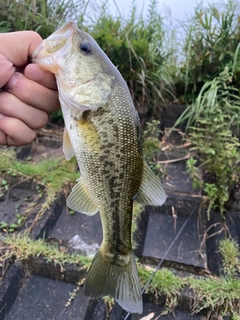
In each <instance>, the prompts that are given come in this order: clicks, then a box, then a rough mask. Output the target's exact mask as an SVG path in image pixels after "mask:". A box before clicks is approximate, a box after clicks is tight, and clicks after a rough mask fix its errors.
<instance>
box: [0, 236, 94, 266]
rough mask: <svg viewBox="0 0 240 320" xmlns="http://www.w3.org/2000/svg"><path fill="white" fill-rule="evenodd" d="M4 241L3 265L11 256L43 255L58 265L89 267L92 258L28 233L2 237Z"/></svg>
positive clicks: (22, 258) (28, 257)
mask: <svg viewBox="0 0 240 320" xmlns="http://www.w3.org/2000/svg"><path fill="white" fill-rule="evenodd" d="M1 241H2V242H3V243H4V254H3V255H2V256H1V257H0V261H1V264H2V265H3V264H4V262H5V261H6V259H9V258H11V257H14V258H16V259H17V260H27V259H30V258H33V259H36V258H38V257H42V258H44V259H45V260H46V262H53V263H54V264H56V265H61V266H64V264H69V263H70V264H74V265H76V266H78V267H84V268H87V267H89V266H90V263H91V259H90V258H88V257H87V256H83V255H78V254H69V253H67V252H66V249H63V250H60V249H59V248H58V247H55V246H53V245H49V244H47V243H46V242H45V241H44V239H38V240H32V239H30V238H29V237H28V236H27V234H13V235H12V236H7V237H1Z"/></svg>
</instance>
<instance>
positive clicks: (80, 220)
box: [49, 207, 102, 245]
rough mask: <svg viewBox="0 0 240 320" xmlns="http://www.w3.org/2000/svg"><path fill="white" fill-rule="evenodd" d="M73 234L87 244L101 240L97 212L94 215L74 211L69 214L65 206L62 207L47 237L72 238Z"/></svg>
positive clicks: (99, 242) (99, 221) (66, 239)
mask: <svg viewBox="0 0 240 320" xmlns="http://www.w3.org/2000/svg"><path fill="white" fill-rule="evenodd" d="M75 235H79V237H80V238H81V239H82V240H83V241H84V242H86V243H87V244H93V243H98V244H99V245H100V244H101V242H102V228H101V220H100V216H99V213H97V214H95V215H94V216H91V217H90V216H87V215H85V214H82V213H78V212H76V213H75V214H74V215H71V214H70V213H69V212H68V211H67V210H66V207H63V209H62V213H61V215H60V217H59V219H58V220H57V222H56V224H55V226H54V227H53V229H52V231H51V233H50V234H49V237H52V238H56V239H59V240H63V241H68V240H70V239H72V238H73V237H74V236H75Z"/></svg>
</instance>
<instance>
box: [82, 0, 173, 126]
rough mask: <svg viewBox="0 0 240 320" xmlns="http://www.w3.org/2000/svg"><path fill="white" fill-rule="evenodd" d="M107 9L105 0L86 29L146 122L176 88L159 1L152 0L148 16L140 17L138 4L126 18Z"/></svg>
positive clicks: (171, 97) (159, 109)
mask: <svg viewBox="0 0 240 320" xmlns="http://www.w3.org/2000/svg"><path fill="white" fill-rule="evenodd" d="M107 8H108V6H107V2H103V4H102V7H101V8H100V10H99V13H98V14H95V15H94V20H91V23H88V24H87V27H85V30H86V31H87V32H89V33H90V34H91V35H92V36H93V38H94V39H95V40H96V41H97V42H98V44H99V45H100V47H101V48H102V49H103V50H104V51H105V53H106V54H107V55H108V57H109V58H110V59H111V61H112V62H113V63H114V65H116V66H117V68H118V69H119V71H120V72H121V74H122V75H123V78H124V79H125V81H126V82H127V84H128V87H129V89H130V92H131V95H132V98H133V102H134V104H135V106H136V108H137V110H138V112H139V113H140V116H141V119H142V120H143V122H145V121H146V119H149V118H151V117H152V116H158V117H159V113H160V112H161V111H162V106H163V105H165V103H166V100H168V99H173V96H174V94H173V91H174V89H173V85H172V79H171V77H170V76H169V73H168V69H167V68H166V64H167V61H168V59H169V57H170V56H171V54H172V53H171V50H170V49H169V50H168V51H167V52H165V51H166V49H165V50H164V49H163V46H164V45H163V43H167V42H168V41H167V40H166V39H165V37H166V33H165V26H164V24H163V19H162V17H161V15H160V14H159V13H158V10H157V1H156V0H151V2H150V6H149V10H148V14H147V17H146V18H143V16H142V15H139V16H137V14H136V12H137V6H136V4H135V3H133V5H132V8H131V11H130V13H129V16H128V17H127V18H126V19H123V18H122V17H121V16H119V17H116V18H115V17H114V18H113V17H112V16H111V15H110V14H109V12H108V10H107ZM80 27H82V26H80Z"/></svg>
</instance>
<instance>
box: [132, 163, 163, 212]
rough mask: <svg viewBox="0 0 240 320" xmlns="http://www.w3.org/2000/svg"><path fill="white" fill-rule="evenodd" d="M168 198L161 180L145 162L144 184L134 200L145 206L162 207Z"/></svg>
mask: <svg viewBox="0 0 240 320" xmlns="http://www.w3.org/2000/svg"><path fill="white" fill-rule="evenodd" d="M166 198H167V196H166V193H165V191H164V190H163V187H162V184H161V182H160V180H159V178H158V177H157V176H156V175H155V174H154V173H153V172H152V170H151V169H150V168H149V166H148V164H147V163H146V162H145V161H144V164H143V177H142V183H141V186H140V188H139V190H138V193H137V196H136V198H134V200H135V201H137V202H139V203H141V204H143V205H151V206H161V205H162V204H163V203H164V202H165V200H166Z"/></svg>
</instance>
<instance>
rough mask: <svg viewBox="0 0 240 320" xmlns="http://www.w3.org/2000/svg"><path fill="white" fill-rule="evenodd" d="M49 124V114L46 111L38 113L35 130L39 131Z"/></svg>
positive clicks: (34, 125)
mask: <svg viewBox="0 0 240 320" xmlns="http://www.w3.org/2000/svg"><path fill="white" fill-rule="evenodd" d="M47 122H48V114H47V113H46V112H44V111H40V110H39V112H38V116H37V117H36V118H35V122H34V124H33V126H32V127H33V129H39V128H42V127H43V126H45V124H46V123H47Z"/></svg>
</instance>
